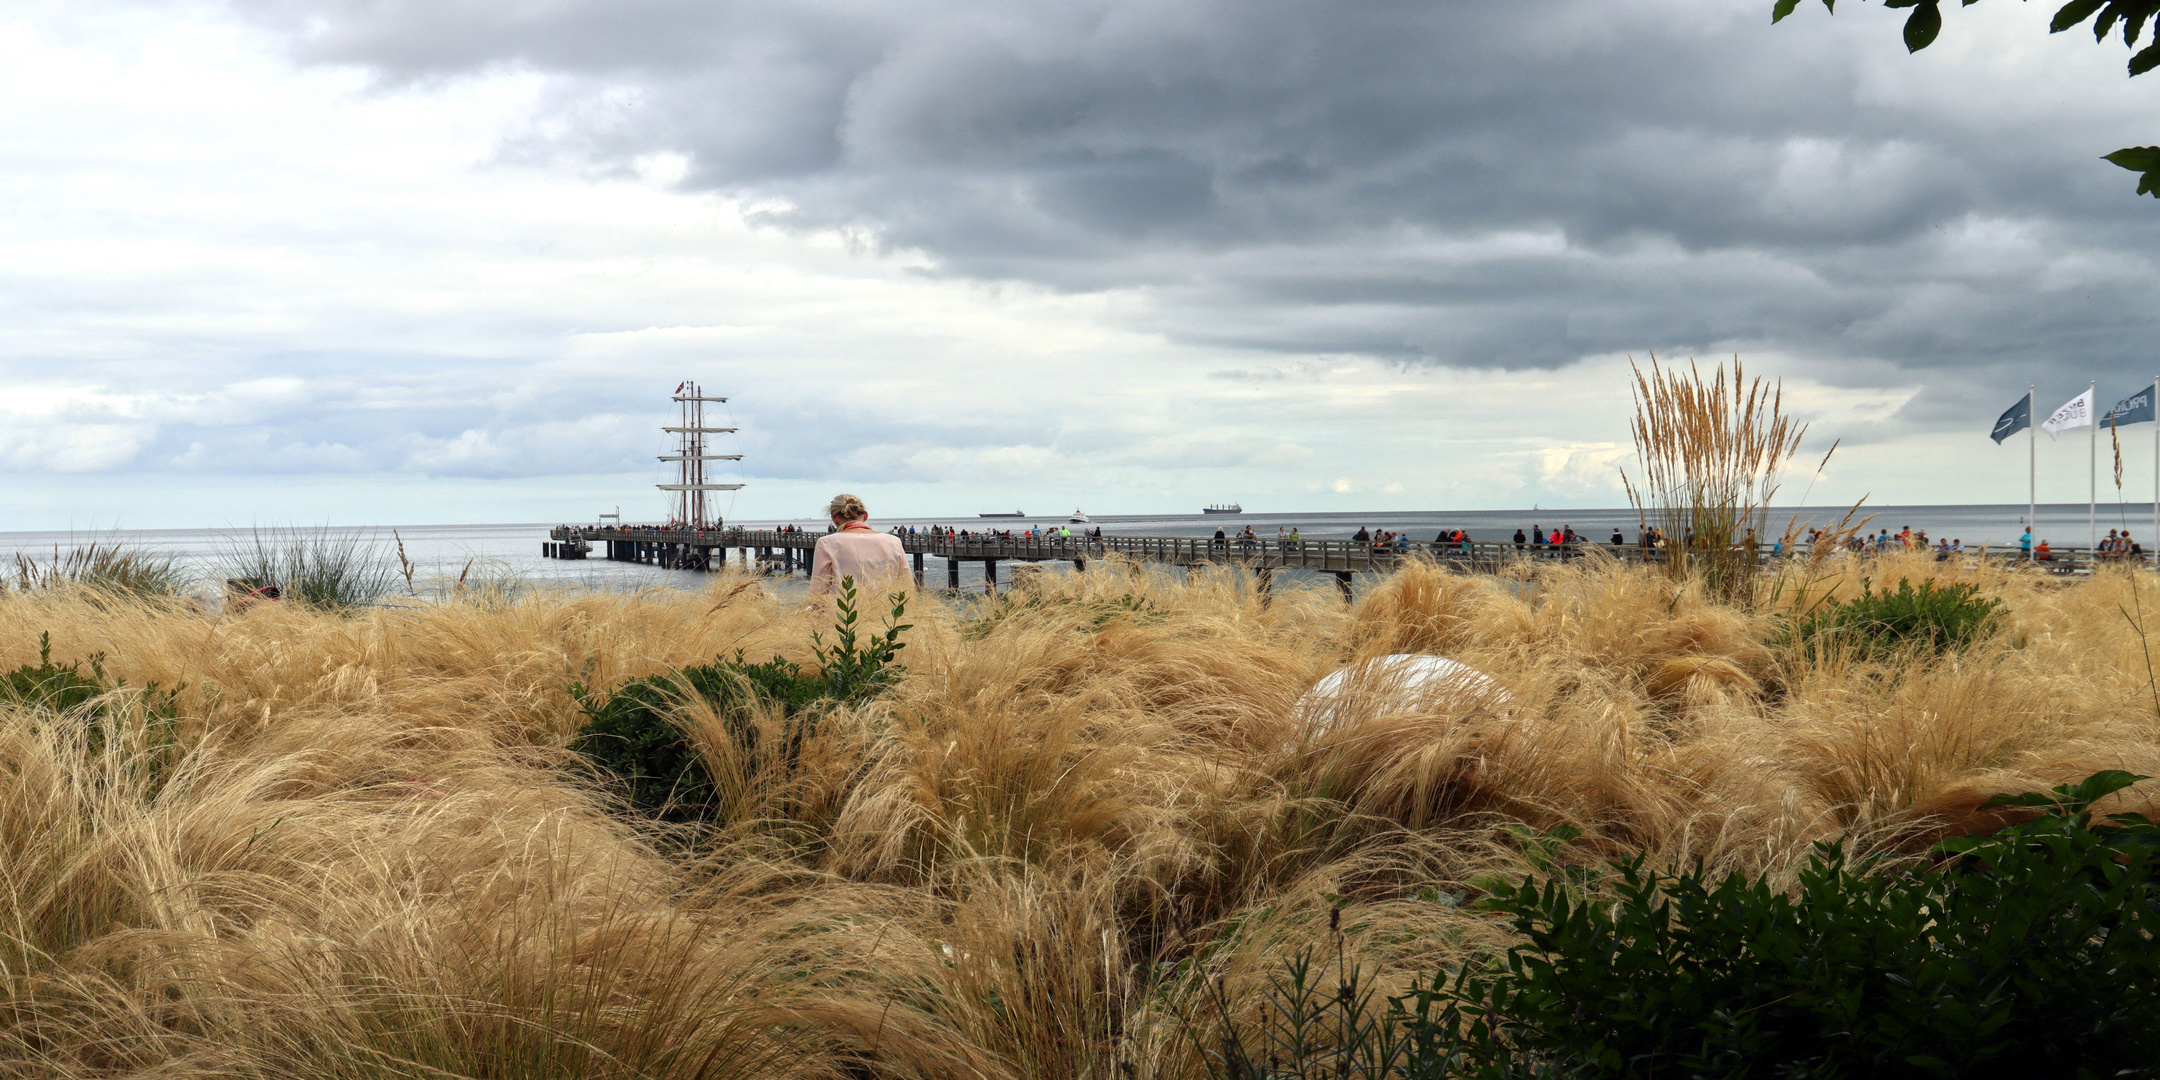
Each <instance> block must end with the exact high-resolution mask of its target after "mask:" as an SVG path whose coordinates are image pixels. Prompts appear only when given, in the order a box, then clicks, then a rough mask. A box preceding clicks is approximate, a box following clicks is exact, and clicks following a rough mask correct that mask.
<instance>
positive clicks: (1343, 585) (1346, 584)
mask: <svg viewBox="0 0 2160 1080" xmlns="http://www.w3.org/2000/svg"><path fill="white" fill-rule="evenodd" d="M1335 587H1336V588H1338V589H1341V590H1342V598H1343V599H1344V600H1346V601H1347V600H1349V599H1350V571H1348V570H1337V571H1335Z"/></svg>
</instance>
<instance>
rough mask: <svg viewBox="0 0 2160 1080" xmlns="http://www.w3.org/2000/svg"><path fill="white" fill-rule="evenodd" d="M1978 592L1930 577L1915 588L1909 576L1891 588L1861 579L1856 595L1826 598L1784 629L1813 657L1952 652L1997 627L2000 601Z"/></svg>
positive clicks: (1977, 587)
mask: <svg viewBox="0 0 2160 1080" xmlns="http://www.w3.org/2000/svg"><path fill="white" fill-rule="evenodd" d="M1979 592H1980V587H1979V586H1977V585H1972V584H1951V585H1945V584H1941V583H1939V582H1934V581H1923V582H1921V583H1920V585H1919V587H1917V588H1915V587H1914V586H1913V583H1912V580H1911V579H1909V578H1901V579H1899V581H1898V587H1897V589H1896V590H1895V591H1892V590H1888V589H1885V590H1883V591H1881V592H1877V591H1875V590H1874V588H1873V587H1872V586H1870V585H1869V583H1868V582H1867V581H1866V580H1865V579H1863V580H1862V581H1861V582H1860V595H1859V597H1857V598H1855V599H1852V600H1846V601H1839V600H1835V599H1832V600H1826V601H1824V602H1823V604H1822V605H1821V606H1820V607H1817V608H1816V609H1815V610H1813V611H1811V612H1809V613H1808V614H1807V615H1806V616H1804V617H1802V618H1800V619H1797V620H1795V621H1794V622H1793V623H1792V624H1791V625H1790V626H1789V628H1788V630H1787V634H1788V637H1789V639H1790V640H1792V641H1794V642H1796V643H1797V644H1798V645H1799V646H1800V647H1801V649H1802V650H1804V651H1805V652H1806V653H1807V655H1808V656H1809V657H1811V658H1812V657H1815V656H1818V655H1821V654H1822V653H1824V652H1826V651H1843V652H1845V653H1847V654H1849V655H1852V656H1856V657H1870V658H1881V657H1888V656H1892V655H1896V654H1898V653H1902V652H1906V651H1908V650H1921V651H1927V652H1936V653H1943V652H1952V651H1956V650H1958V649H1963V648H1965V647H1966V646H1968V645H1971V644H1972V643H1974V642H1976V641H1979V640H1980V639H1982V638H1984V637H1986V636H1987V635H1988V634H1989V633H1990V632H1992V631H1993V630H1994V628H1995V623H1996V620H1997V617H1998V614H1999V610H2000V608H2001V607H2002V601H2001V600H1998V599H1993V598H1984V597H1982V596H1980V595H1979Z"/></svg>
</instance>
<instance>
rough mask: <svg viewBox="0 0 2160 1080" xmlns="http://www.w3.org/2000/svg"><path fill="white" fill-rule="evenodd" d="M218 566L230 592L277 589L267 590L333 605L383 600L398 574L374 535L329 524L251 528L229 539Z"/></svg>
mask: <svg viewBox="0 0 2160 1080" xmlns="http://www.w3.org/2000/svg"><path fill="white" fill-rule="evenodd" d="M401 554H402V553H401ZM219 565H220V568H221V570H222V572H223V577H224V578H225V582H226V586H227V589H228V591H231V592H234V593H237V594H239V595H243V596H244V595H252V594H260V593H262V591H263V590H265V589H276V590H277V592H276V593H273V594H269V595H279V596H282V597H283V598H284V599H286V600H293V601H298V602H300V603H303V604H308V605H311V606H314V607H320V608H329V609H333V610H344V609H350V608H357V607H363V606H365V605H368V604H373V603H375V602H377V601H379V600H381V599H382V598H383V597H385V596H387V595H389V594H390V592H391V589H392V583H393V582H394V581H395V580H396V578H397V576H398V573H399V569H398V567H397V566H393V565H392V564H391V562H390V560H389V558H388V556H387V555H386V553H385V552H384V550H383V548H382V545H381V543H380V542H379V541H377V540H376V539H375V537H374V536H373V535H372V534H370V533H367V532H365V531H362V530H357V529H343V530H340V529H331V528H327V527H324V528H299V527H287V528H272V529H264V528H260V527H258V528H253V529H250V530H248V535H247V537H246V538H245V539H242V538H239V537H233V538H230V539H229V540H228V541H227V543H226V545H225V550H224V552H223V553H222V556H221V558H220V561H219Z"/></svg>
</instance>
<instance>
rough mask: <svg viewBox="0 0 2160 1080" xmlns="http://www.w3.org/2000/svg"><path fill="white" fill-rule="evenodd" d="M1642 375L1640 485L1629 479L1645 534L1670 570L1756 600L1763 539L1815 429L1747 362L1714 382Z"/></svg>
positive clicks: (1698, 373)
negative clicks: (1658, 538) (1785, 479)
mask: <svg viewBox="0 0 2160 1080" xmlns="http://www.w3.org/2000/svg"><path fill="white" fill-rule="evenodd" d="M1634 373H1635V382H1634V387H1633V389H1634V394H1635V416H1634V419H1633V421H1632V428H1633V431H1634V435H1635V454H1636V460H1637V475H1636V476H1634V477H1629V476H1628V475H1627V472H1626V470H1622V472H1621V479H1622V482H1623V483H1624V484H1625V485H1626V488H1627V492H1628V499H1629V501H1630V502H1632V503H1633V504H1634V506H1635V509H1636V512H1637V514H1638V515H1640V517H1641V518H1642V520H1643V523H1644V524H1645V526H1646V527H1653V528H1655V529H1657V530H1658V531H1659V532H1660V533H1662V534H1664V536H1665V538H1666V540H1667V541H1668V543H1667V544H1666V545H1665V546H1664V547H1663V548H1661V552H1662V555H1661V557H1662V559H1663V563H1662V565H1664V566H1665V567H1666V569H1667V570H1668V571H1669V572H1670V573H1671V574H1673V575H1674V576H1676V577H1680V578H1693V579H1697V580H1699V581H1701V583H1702V585H1703V587H1704V588H1706V589H1708V590H1710V592H1711V594H1712V595H1714V596H1716V597H1718V598H1719V599H1722V600H1727V601H1742V602H1744V601H1746V600H1748V599H1751V598H1752V596H1753V593H1754V589H1755V584H1756V581H1755V578H1756V569H1757V567H1758V566H1759V565H1760V558H1761V554H1760V553H1761V551H1762V550H1763V549H1764V548H1766V547H1768V545H1769V541H1768V539H1767V538H1764V537H1760V536H1758V535H1756V529H1757V527H1758V526H1759V525H1760V524H1761V523H1762V521H1763V511H1764V510H1765V509H1767V508H1768V507H1769V505H1770V500H1771V498H1772V496H1774V495H1776V494H1777V490H1778V472H1779V470H1780V469H1781V468H1783V467H1784V465H1785V463H1786V462H1787V460H1789V459H1790V458H1791V457H1792V455H1793V454H1794V453H1795V452H1797V451H1798V450H1799V448H1800V439H1801V437H1802V436H1804V435H1805V434H1806V433H1807V425H1805V424H1798V423H1795V422H1794V420H1793V418H1792V417H1790V416H1788V415H1786V414H1785V411H1784V402H1785V396H1784V390H1783V388H1782V386H1781V385H1780V384H1778V383H1765V382H1764V381H1763V380H1762V379H1761V378H1760V377H1758V378H1755V379H1753V380H1750V379H1748V378H1747V372H1746V369H1745V368H1744V367H1743V366H1742V365H1741V363H1740V359H1739V358H1738V357H1734V358H1733V362H1732V366H1731V369H1730V371H1728V370H1727V368H1726V366H1725V365H1724V364H1719V365H1717V367H1716V368H1715V369H1714V370H1713V371H1712V373H1711V374H1709V375H1708V376H1705V375H1704V374H1703V372H1702V369H1701V368H1699V367H1697V366H1696V365H1695V364H1693V363H1692V362H1691V363H1690V364H1689V365H1688V367H1687V369H1686V370H1684V371H1683V370H1681V369H1678V368H1672V369H1668V368H1665V367H1664V366H1662V365H1660V364H1659V363H1658V360H1657V357H1655V356H1653V357H1651V358H1650V370H1649V371H1647V372H1645V371H1644V370H1642V369H1641V368H1640V367H1637V368H1635V369H1634Z"/></svg>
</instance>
